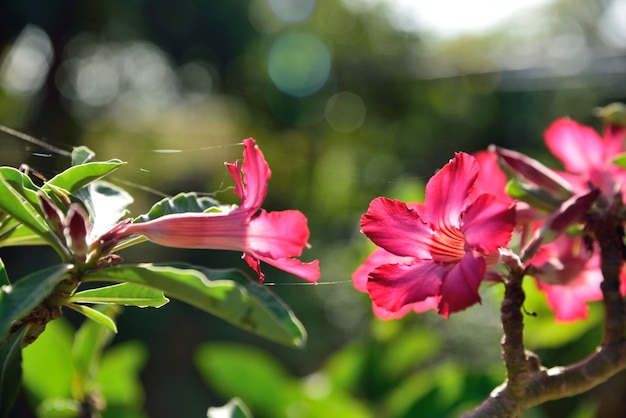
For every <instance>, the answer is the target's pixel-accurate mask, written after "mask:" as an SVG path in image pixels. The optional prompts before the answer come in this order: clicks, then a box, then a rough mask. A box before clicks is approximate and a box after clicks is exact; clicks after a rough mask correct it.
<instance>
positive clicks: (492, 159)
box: [474, 151, 513, 201]
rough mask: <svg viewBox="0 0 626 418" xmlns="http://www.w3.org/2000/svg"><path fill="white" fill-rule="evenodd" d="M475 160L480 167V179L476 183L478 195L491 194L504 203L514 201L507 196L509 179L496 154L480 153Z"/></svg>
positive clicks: (476, 154) (475, 155) (475, 156)
mask: <svg viewBox="0 0 626 418" xmlns="http://www.w3.org/2000/svg"><path fill="white" fill-rule="evenodd" d="M474 158H476V161H477V162H478V165H479V166H480V171H479V172H478V177H477V178H476V182H475V183H474V189H475V192H477V193H491V194H492V195H495V196H497V197H498V198H499V199H501V200H504V201H512V200H513V199H512V198H511V196H509V195H508V194H506V191H505V190H506V184H507V182H508V179H507V177H506V174H504V171H502V169H501V168H500V165H499V164H498V156H497V155H496V153H495V152H490V151H479V152H477V153H475V154H474Z"/></svg>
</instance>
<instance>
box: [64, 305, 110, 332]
mask: <svg viewBox="0 0 626 418" xmlns="http://www.w3.org/2000/svg"><path fill="white" fill-rule="evenodd" d="M65 306H67V307H68V308H71V309H73V310H75V311H76V312H78V313H81V314H83V315H85V316H86V317H87V318H89V319H91V320H92V321H95V322H97V323H98V324H100V325H102V326H103V327H106V328H108V329H109V330H111V331H113V332H114V333H116V334H117V325H115V321H113V319H111V318H110V317H108V316H107V315H105V314H103V313H102V312H100V311H98V310H96V309H94V308H90V307H89V306H85V305H76V304H74V303H68V304H67V305H65Z"/></svg>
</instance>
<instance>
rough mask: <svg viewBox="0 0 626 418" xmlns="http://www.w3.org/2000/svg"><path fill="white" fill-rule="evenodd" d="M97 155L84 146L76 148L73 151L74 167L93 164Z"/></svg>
mask: <svg viewBox="0 0 626 418" xmlns="http://www.w3.org/2000/svg"><path fill="white" fill-rule="evenodd" d="M95 156H96V153H95V152H93V151H92V150H90V149H89V148H87V147H86V146H84V145H81V146H79V147H74V149H73V150H72V165H80V164H85V163H88V162H91V161H92V160H93V157H95Z"/></svg>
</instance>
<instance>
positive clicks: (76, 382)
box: [24, 306, 146, 418]
mask: <svg viewBox="0 0 626 418" xmlns="http://www.w3.org/2000/svg"><path fill="white" fill-rule="evenodd" d="M103 309H105V313H107V314H108V315H111V316H114V315H115V312H114V311H117V310H118V309H117V308H115V307H112V306H107V307H104V308H103ZM112 336H113V334H112V332H111V331H109V330H108V329H106V328H104V327H102V326H100V325H99V324H97V323H95V322H93V321H85V322H84V323H83V324H82V326H81V327H80V328H79V329H78V330H77V331H75V332H74V330H72V328H71V326H70V325H69V324H68V323H67V322H66V321H64V320H63V319H59V320H56V321H54V322H51V323H50V324H49V325H48V327H47V330H46V332H44V333H43V334H42V335H41V336H40V337H39V338H38V339H37V341H36V342H35V343H33V344H31V345H30V346H28V347H27V348H26V349H25V350H24V387H25V389H26V393H27V395H28V398H29V399H30V401H31V403H32V404H33V405H34V406H35V407H36V411H37V416H38V417H39V418H50V417H52V418H54V417H68V418H70V417H71V418H77V417H79V416H80V405H81V403H82V402H84V401H85V400H86V399H91V400H97V399H106V410H105V411H104V412H103V416H104V417H105V418H107V417H111V418H115V417H118V416H124V417H143V414H141V412H140V411H141V406H142V403H143V389H142V387H141V383H140V381H139V372H140V371H141V369H142V368H143V365H144V364H145V361H146V350H145V348H144V347H143V346H142V345H141V344H140V343H138V342H137V341H127V342H125V343H123V344H119V345H116V346H114V347H112V348H110V349H106V347H107V345H108V343H109V342H110V341H111V338H112ZM42 370H46V373H42ZM120 411H124V413H123V415H122V414H120V413H119V412H120Z"/></svg>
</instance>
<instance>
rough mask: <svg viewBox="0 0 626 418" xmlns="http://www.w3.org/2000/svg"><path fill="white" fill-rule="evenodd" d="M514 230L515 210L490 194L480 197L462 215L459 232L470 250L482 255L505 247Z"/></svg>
mask: <svg viewBox="0 0 626 418" xmlns="http://www.w3.org/2000/svg"><path fill="white" fill-rule="evenodd" d="M514 228H515V208H514V207H513V206H511V203H509V202H502V201H500V200H499V199H498V198H497V197H496V196H494V195H492V194H486V193H485V194H482V195H480V196H479V197H478V198H477V199H476V200H475V201H474V203H472V204H471V205H469V206H468V207H467V211H466V212H465V213H464V214H463V226H462V227H461V231H462V232H463V235H464V236H465V241H466V242H467V244H469V245H470V246H471V247H472V248H474V249H478V250H480V251H481V252H483V253H491V252H496V251H498V248H499V247H506V246H507V244H508V243H509V241H510V240H511V234H512V233H513V229H514Z"/></svg>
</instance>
